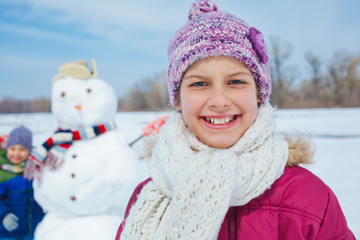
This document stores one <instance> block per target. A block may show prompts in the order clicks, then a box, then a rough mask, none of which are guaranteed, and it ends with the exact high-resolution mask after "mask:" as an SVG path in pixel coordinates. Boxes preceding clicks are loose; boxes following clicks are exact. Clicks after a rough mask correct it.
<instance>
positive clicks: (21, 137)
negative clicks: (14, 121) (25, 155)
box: [6, 126, 32, 152]
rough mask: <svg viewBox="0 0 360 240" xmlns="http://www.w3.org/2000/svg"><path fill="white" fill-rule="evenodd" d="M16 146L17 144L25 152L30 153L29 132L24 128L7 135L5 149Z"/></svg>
mask: <svg viewBox="0 0 360 240" xmlns="http://www.w3.org/2000/svg"><path fill="white" fill-rule="evenodd" d="M16 144H19V145H21V146H23V147H25V148H27V150H29V152H31V148H32V133H31V131H30V130H29V129H27V128H26V127H22V126H21V127H18V128H15V129H14V130H12V131H11V132H10V134H9V137H8V139H7V140H6V148H8V147H10V146H12V145H16Z"/></svg>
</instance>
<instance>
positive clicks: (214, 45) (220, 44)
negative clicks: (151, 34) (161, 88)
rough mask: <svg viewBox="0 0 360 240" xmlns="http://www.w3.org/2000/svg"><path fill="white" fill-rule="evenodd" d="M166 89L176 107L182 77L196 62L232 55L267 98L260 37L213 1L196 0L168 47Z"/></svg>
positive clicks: (266, 72)
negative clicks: (249, 72) (246, 68)
mask: <svg viewBox="0 0 360 240" xmlns="http://www.w3.org/2000/svg"><path fill="white" fill-rule="evenodd" d="M168 55H169V69H168V79H167V84H168V92H169V99H170V104H171V105H172V106H173V107H176V105H177V101H178V92H179V88H180V84H181V80H182V78H183V75H184V73H185V71H186V70H187V69H188V68H189V67H190V66H191V65H192V64H194V63H195V62H196V61H198V60H200V59H203V58H208V57H213V56H214V57H217V56H228V57H234V58H237V59H238V60H240V61H241V62H243V63H244V64H245V65H246V66H247V67H248V68H249V69H250V70H251V72H252V73H253V76H254V78H255V82H256V84H257V86H258V89H259V98H260V102H261V103H263V102H265V101H267V100H268V99H269V95H270V92H271V76H270V68H269V65H268V64H267V62H268V56H267V50H266V46H265V42H264V39H263V36H262V34H261V32H260V31H259V30H257V29H256V28H254V27H250V26H249V25H247V24H246V23H245V22H244V21H243V20H241V19H239V18H237V17H235V16H233V15H231V14H228V13H225V12H222V11H220V9H219V8H218V7H217V6H216V4H215V3H214V2H213V1H210V0H200V1H197V2H195V3H194V4H193V5H192V7H191V8H190V11H189V16H188V21H187V23H186V24H185V25H184V26H182V27H181V28H180V29H179V30H178V31H177V32H176V33H175V35H174V36H173V37H172V38H171V40H170V43H169V47H168Z"/></svg>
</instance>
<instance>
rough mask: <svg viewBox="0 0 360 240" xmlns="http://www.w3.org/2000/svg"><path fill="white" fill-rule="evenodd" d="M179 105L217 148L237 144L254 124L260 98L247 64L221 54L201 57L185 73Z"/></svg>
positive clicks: (186, 118) (191, 123) (187, 119)
mask: <svg viewBox="0 0 360 240" xmlns="http://www.w3.org/2000/svg"><path fill="white" fill-rule="evenodd" d="M179 96H180V99H179V104H178V106H177V108H178V109H179V110H181V111H182V115H183V117H184V121H185V123H186V125H187V126H188V128H189V129H190V130H191V131H192V132H193V133H194V134H195V135H196V136H197V137H198V138H199V140H200V141H202V142H203V143H205V144H207V145H209V146H211V147H215V148H228V147H230V146H232V145H234V144H235V143H236V142H237V141H238V140H239V139H240V138H241V137H242V136H243V135H244V133H245V132H246V131H247V130H248V128H249V127H250V126H251V125H252V124H253V123H254V121H255V119H256V116H257V110H258V102H259V99H258V97H257V88H256V84H255V79H254V77H253V76H252V74H251V71H250V70H249V69H248V68H247V67H246V65H245V64H243V63H242V62H240V61H239V60H237V59H235V58H231V57H226V56H220V57H211V58H206V59H202V60H199V61H198V62H196V63H194V64H193V65H192V66H190V67H189V68H188V69H187V71H186V72H185V74H184V77H183V79H182V83H181V86H180V94H179Z"/></svg>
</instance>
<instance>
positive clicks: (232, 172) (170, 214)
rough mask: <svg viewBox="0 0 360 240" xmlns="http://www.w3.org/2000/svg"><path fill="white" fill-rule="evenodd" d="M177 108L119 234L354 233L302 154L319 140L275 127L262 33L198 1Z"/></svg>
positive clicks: (177, 74)
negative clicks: (283, 132) (291, 134)
mask: <svg viewBox="0 0 360 240" xmlns="http://www.w3.org/2000/svg"><path fill="white" fill-rule="evenodd" d="M168 90H169V97H170V104H171V105H172V106H173V107H174V108H176V110H175V111H173V113H172V114H171V116H170V118H169V119H168V120H167V122H166V124H165V125H164V126H163V127H162V128H161V130H160V133H159V135H158V138H157V141H156V145H155V146H154V148H153V149H152V156H151V162H150V166H149V169H150V176H151V178H149V179H148V180H146V181H144V182H142V183H140V184H139V186H138V187H137V188H136V189H135V191H134V193H133V195H132V197H131V199H130V201H129V204H128V208H127V212H126V215H125V220H124V221H123V222H122V224H121V225H120V227H119V230H118V233H117V237H116V239H355V237H354V235H353V234H352V232H351V231H350V230H349V228H348V227H347V223H346V220H345V217H344V215H343V213H342V210H341V208H340V205H339V203H338V201H337V199H336V197H335V195H334V193H333V192H332V191H331V190H330V189H329V187H328V186H326V185H325V184H324V183H323V182H322V181H321V180H320V179H319V178H317V177H316V176H315V175H313V174H312V173H311V172H309V171H308V170H305V169H304V168H302V167H299V166H298V164H299V163H309V162H310V161H311V155H312V152H311V144H310V143H309V142H307V141H305V140H301V138H300V140H296V141H295V140H288V141H287V140H285V138H284V137H283V136H281V135H278V134H276V133H275V131H274V129H275V125H274V120H273V112H274V108H273V107H272V106H271V105H270V104H269V102H268V100H269V94H270V92H271V78H270V70H269V66H268V57H267V51H266V47H265V43H264V40H263V37H262V34H261V32H260V31H259V30H257V29H256V28H254V27H250V26H248V25H247V24H246V23H245V22H244V21H242V20H241V19H239V18H236V17H235V16H233V15H230V14H228V13H224V12H221V11H220V10H219V9H218V8H217V6H216V5H215V3H213V2H212V1H206V0H203V1H198V2H196V3H194V4H193V6H192V8H191V9H190V12H189V17H188V21H187V23H186V24H185V25H184V26H183V27H181V28H180V29H179V30H178V31H177V32H176V33H175V35H174V36H173V38H172V39H171V40H170V44H169V71H168Z"/></svg>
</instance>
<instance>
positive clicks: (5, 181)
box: [0, 127, 44, 240]
mask: <svg viewBox="0 0 360 240" xmlns="http://www.w3.org/2000/svg"><path fill="white" fill-rule="evenodd" d="M31 148H32V133H31V131H30V130H29V129H27V128H25V127H19V128H16V129H14V130H13V131H12V132H11V133H10V134H9V137H8V139H7V141H6V148H5V149H1V150H0V239H2V240H30V239H34V231H35V228H36V226H37V224H38V223H39V222H40V221H41V220H42V218H43V216H44V214H43V211H42V209H41V208H40V206H39V205H38V204H37V203H36V202H35V201H34V199H33V189H32V182H31V181H28V180H27V179H25V178H24V177H23V172H24V168H25V165H26V162H25V161H26V159H27V158H28V156H29V153H30V152H31Z"/></svg>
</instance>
